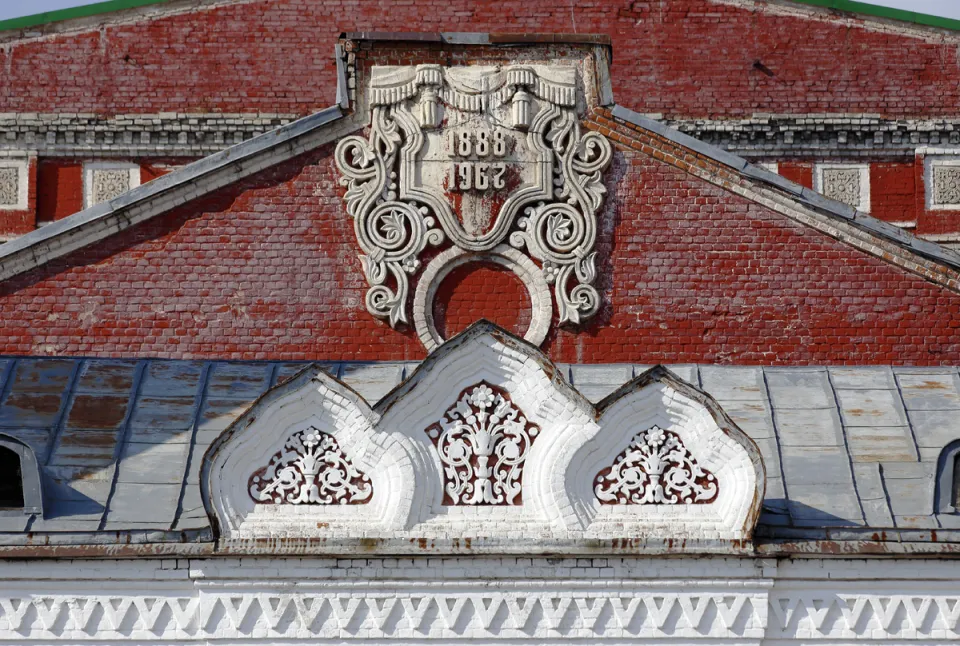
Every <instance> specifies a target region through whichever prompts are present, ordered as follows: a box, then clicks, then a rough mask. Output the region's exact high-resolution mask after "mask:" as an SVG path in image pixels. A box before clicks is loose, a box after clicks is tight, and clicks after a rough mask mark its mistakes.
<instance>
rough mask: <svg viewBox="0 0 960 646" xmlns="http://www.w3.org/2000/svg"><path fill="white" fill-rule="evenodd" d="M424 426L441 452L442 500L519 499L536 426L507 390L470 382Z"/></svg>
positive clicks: (510, 501) (482, 502)
mask: <svg viewBox="0 0 960 646" xmlns="http://www.w3.org/2000/svg"><path fill="white" fill-rule="evenodd" d="M426 431H427V435H428V436H430V439H431V440H432V441H433V444H434V446H436V448H437V451H438V452H439V453H440V462H441V465H442V467H443V492H444V497H443V504H445V505H519V504H522V502H523V497H522V483H523V466H524V462H525V461H526V459H527V456H528V454H529V452H530V448H531V447H532V446H533V442H534V441H535V440H536V439H537V435H538V433H539V432H540V428H539V427H538V426H537V425H536V424H532V423H531V422H529V421H527V418H526V416H525V415H524V414H523V412H522V411H521V410H520V409H519V408H518V407H517V406H516V405H515V404H514V403H513V402H512V401H510V397H509V395H508V394H507V392H506V391H504V390H502V389H501V388H498V387H496V386H492V385H490V384H488V383H486V382H483V381H481V382H480V383H478V384H476V385H474V386H470V387H469V388H467V389H465V390H464V391H463V392H462V393H460V398H459V399H458V400H457V403H456V404H454V405H453V406H451V407H450V408H449V409H448V410H447V412H446V413H444V415H443V417H442V419H441V420H440V421H439V422H437V423H436V424H433V425H432V426H430V427H428V428H427V429H426Z"/></svg>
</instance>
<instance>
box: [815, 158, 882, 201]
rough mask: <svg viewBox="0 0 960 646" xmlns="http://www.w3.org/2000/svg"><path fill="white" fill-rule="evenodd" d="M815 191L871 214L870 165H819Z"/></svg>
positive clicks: (816, 169)
mask: <svg viewBox="0 0 960 646" xmlns="http://www.w3.org/2000/svg"><path fill="white" fill-rule="evenodd" d="M813 181H814V190H816V191H817V192H818V193H823V194H824V195H825V196H826V197H829V198H830V199H831V200H836V201H837V202H842V203H844V204H847V205H849V206H852V207H853V208H855V209H857V210H858V211H863V212H864V213H869V212H870V166H869V164H817V165H816V168H815V170H814V177H813Z"/></svg>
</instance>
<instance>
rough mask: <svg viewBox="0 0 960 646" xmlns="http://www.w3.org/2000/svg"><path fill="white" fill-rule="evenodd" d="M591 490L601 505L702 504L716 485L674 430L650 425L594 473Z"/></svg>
mask: <svg viewBox="0 0 960 646" xmlns="http://www.w3.org/2000/svg"><path fill="white" fill-rule="evenodd" d="M594 492H595V493H596V495H597V498H598V499H599V500H600V503H601V504H604V505H651V504H652V505H702V504H706V503H709V502H713V500H714V499H715V498H716V497H717V493H718V492H719V487H718V486H717V481H716V478H715V477H714V476H713V474H712V473H710V472H709V471H706V470H705V469H703V468H701V467H700V465H699V464H697V461H696V460H695V459H694V458H693V456H692V455H690V452H689V451H688V450H687V449H686V447H685V446H683V443H682V442H681V441H680V438H679V437H678V436H677V435H676V434H675V433H671V432H669V431H663V430H661V429H660V428H659V427H657V426H653V427H651V428H649V429H647V430H646V431H642V432H640V433H637V435H636V436H635V437H634V438H633V441H632V442H631V443H630V446H628V447H627V448H626V449H624V451H623V452H622V453H620V455H618V456H617V458H616V459H615V460H614V461H613V465H611V466H609V467H607V468H606V469H604V470H603V471H601V472H600V473H598V474H597V480H596V486H595V487H594Z"/></svg>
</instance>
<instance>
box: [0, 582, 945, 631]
mask: <svg viewBox="0 0 960 646" xmlns="http://www.w3.org/2000/svg"><path fill="white" fill-rule="evenodd" d="M141 583H142V586H141V587H140V589H141V590H142V589H145V588H148V587H150V582H147V581H143V582H141ZM569 583H570V582H560V581H536V582H532V583H518V582H495V583H490V582H488V583H474V584H469V585H464V584H450V583H441V582H434V583H426V582H423V583H417V584H407V585H404V584H403V583H390V582H377V583H376V584H372V583H370V582H362V583H357V584H353V585H344V584H335V585H325V586H324V585H316V584H314V585H298V586H297V591H296V592H289V591H288V590H289V586H288V585H283V584H281V585H278V586H277V587H276V588H274V589H270V588H265V587H263V586H262V585H259V584H256V583H253V582H245V583H244V584H243V585H238V584H236V583H231V584H230V585H229V588H224V587H223V586H222V585H219V584H218V585H214V586H209V585H203V587H197V588H194V589H193V590H191V591H183V592H180V593H173V592H172V591H171V592H169V593H163V592H160V593H157V592H153V593H150V594H144V593H142V592H137V591H135V590H132V589H130V590H115V591H110V592H101V593H97V594H59V593H58V594H44V593H39V594H30V595H26V596H11V595H10V593H9V591H7V592H5V593H4V594H5V596H3V597H0V640H4V641H8V640H9V641H14V642H16V643H26V642H28V641H34V640H36V641H40V642H43V641H90V642H104V641H137V642H145V641H166V640H184V641H187V642H200V641H202V640H207V639H234V640H241V641H244V642H246V641H250V642H259V641H261V640H268V641H269V640H272V639H291V640H311V643H316V641H317V640H322V641H323V640H330V641H339V642H346V641H353V640H369V639H379V640H397V641H402V642H404V643H410V642H413V643H416V642H431V641H434V640H446V641H460V640H477V639H483V640H487V641H507V640H509V641H530V642H541V641H543V640H551V639H564V640H569V639H588V640H594V641H597V640H603V641H613V642H617V641H620V640H628V639H644V640H661V639H662V640H664V641H673V640H676V639H678V638H680V639H684V640H689V641H700V640H703V641H705V642H710V641H711V640H717V639H734V640H749V641H753V640H761V639H764V638H768V639H776V640H791V641H792V640H797V639H800V640H820V639H824V640H837V639H842V640H869V641H871V642H876V641H885V640H955V639H958V638H960V632H958V626H957V624H958V621H960V596H958V595H957V594H952V595H948V594H944V595H935V594H919V593H913V594H886V595H884V594H870V593H864V592H856V593H854V592H853V591H851V592H850V593H849V594H836V593H833V592H828V591H823V590H817V591H793V592H776V591H774V592H770V593H769V596H768V588H769V586H770V585H771V582H770V581H768V580H750V581H734V580H727V581H712V582H706V583H704V582H699V583H696V584H691V582H689V581H661V582H659V583H660V585H656V584H654V585H650V584H649V583H643V582H639V583H622V582H617V581H609V580H606V581H603V580H594V581H590V582H583V583H582V584H581V585H578V586H571V585H569ZM861 585H862V586H868V585H869V582H864V583H862V584H861ZM661 586H662V587H661ZM580 588H582V589H580Z"/></svg>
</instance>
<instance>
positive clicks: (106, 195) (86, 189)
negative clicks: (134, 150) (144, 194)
mask: <svg viewBox="0 0 960 646" xmlns="http://www.w3.org/2000/svg"><path fill="white" fill-rule="evenodd" d="M137 186H140V166H139V165H137V164H131V163H126V162H88V163H86V164H84V165H83V207H84V208H90V207H91V206H93V205H94V204H99V203H101V202H108V201H110V200H112V199H114V198H115V197H118V196H120V195H122V194H124V193H126V192H127V191H129V190H130V189H132V188H136V187H137Z"/></svg>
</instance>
